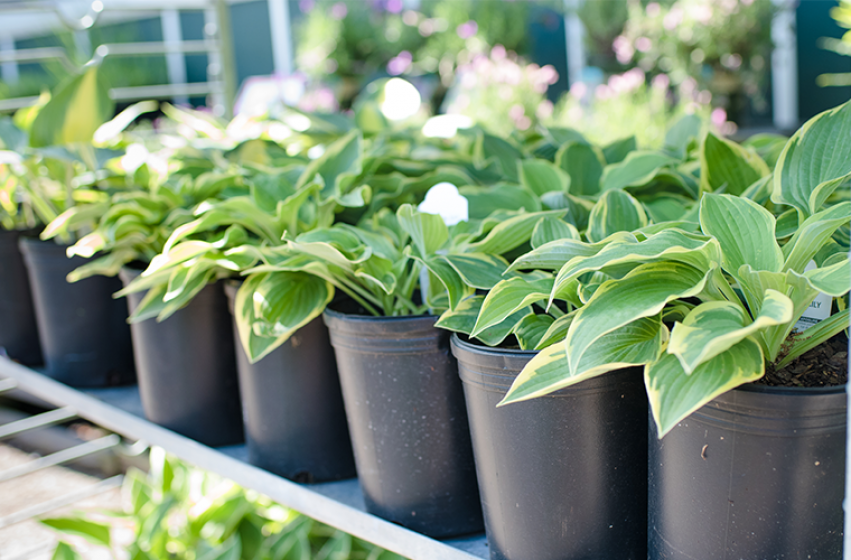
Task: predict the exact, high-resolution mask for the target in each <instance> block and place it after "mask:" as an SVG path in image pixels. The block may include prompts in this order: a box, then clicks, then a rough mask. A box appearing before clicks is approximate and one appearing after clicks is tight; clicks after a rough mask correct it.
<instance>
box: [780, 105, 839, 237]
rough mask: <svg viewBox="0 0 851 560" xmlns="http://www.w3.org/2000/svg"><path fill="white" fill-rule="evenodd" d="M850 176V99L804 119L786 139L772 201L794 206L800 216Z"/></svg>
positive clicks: (817, 207)
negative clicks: (803, 122) (802, 123)
mask: <svg viewBox="0 0 851 560" xmlns="http://www.w3.org/2000/svg"><path fill="white" fill-rule="evenodd" d="M848 177H851V103H849V102H846V103H843V104H842V105H840V106H839V107H835V108H833V109H830V110H829V111H825V112H823V113H820V114H818V115H816V116H815V117H813V118H812V119H810V120H809V121H807V122H806V123H805V124H804V126H803V127H801V128H800V129H799V130H798V131H797V132H796V133H795V134H794V135H793V136H792V138H790V139H789V142H787V143H786V147H785V148H784V149H783V152H782V153H781V154H780V158H779V159H778V160H777V167H776V168H775V172H774V192H773V193H772V194H771V200H772V201H773V202H774V203H775V204H788V205H789V206H794V207H795V208H797V210H798V212H800V214H801V218H802V220H801V221H803V219H805V218H807V217H809V216H812V215H813V214H815V213H816V212H818V211H819V210H820V209H821V206H822V204H824V201H825V200H827V197H828V196H830V194H831V193H832V192H833V190H835V189H836V188H837V187H838V186H839V185H840V184H842V182H844V181H845V180H847V179H848Z"/></svg>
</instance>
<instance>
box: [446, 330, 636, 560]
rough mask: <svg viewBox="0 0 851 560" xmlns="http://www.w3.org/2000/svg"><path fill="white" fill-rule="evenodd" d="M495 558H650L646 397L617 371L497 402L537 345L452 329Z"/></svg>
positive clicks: (632, 376)
mask: <svg viewBox="0 0 851 560" xmlns="http://www.w3.org/2000/svg"><path fill="white" fill-rule="evenodd" d="M452 352H453V354H455V356H456V357H457V358H458V372H459V374H460V376H461V379H462V380H463V382H464V394H465V396H466V399H467V411H468V413H469V417H470V431H471V432H472V435H473V451H474V454H475V457H476V469H477V471H478V478H479V487H480V489H481V493H482V507H483V508H484V514H485V528H486V532H487V537H488V545H489V547H490V557H491V559H492V560H645V559H646V557H647V553H646V551H647V463H646V458H647V434H646V431H645V429H644V419H645V418H646V417H647V397H646V396H645V393H644V385H643V382H642V374H641V370H640V369H637V368H632V369H623V370H618V371H614V372H609V373H607V374H605V375H602V376H600V377H596V378H593V379H589V380H587V381H583V382H582V383H579V384H577V385H575V386H573V387H569V388H566V389H562V390H560V391H557V392H555V393H551V394H550V395H547V396H544V397H540V398H537V399H533V400H529V401H524V402H519V403H514V404H510V405H507V406H504V407H500V408H497V407H496V405H497V403H498V402H499V401H501V400H502V398H503V397H504V396H505V394H506V392H507V391H508V389H509V387H511V384H512V383H513V381H514V379H515V378H516V377H517V374H518V373H520V371H521V370H522V369H523V367H524V366H525V365H526V364H527V363H528V362H529V360H531V359H532V357H533V356H534V355H535V354H536V352H530V351H520V350H505V349H500V348H487V347H483V346H479V345H476V344H471V343H469V342H466V341H464V340H461V339H460V338H459V337H458V336H457V335H453V336H452Z"/></svg>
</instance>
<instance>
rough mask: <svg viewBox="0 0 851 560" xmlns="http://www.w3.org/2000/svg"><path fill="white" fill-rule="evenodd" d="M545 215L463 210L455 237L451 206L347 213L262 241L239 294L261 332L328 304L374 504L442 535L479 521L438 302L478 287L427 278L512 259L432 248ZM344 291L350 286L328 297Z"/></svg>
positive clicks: (520, 237) (515, 232)
mask: <svg viewBox="0 0 851 560" xmlns="http://www.w3.org/2000/svg"><path fill="white" fill-rule="evenodd" d="M558 213H559V214H563V212H562V211H560V212H558ZM500 218H504V219H506V222H505V223H503V224H500ZM540 218H541V216H539V215H534V214H520V215H516V213H513V214H508V213H506V214H504V215H502V216H498V217H497V216H495V217H494V218H493V219H491V220H487V221H478V222H476V223H472V222H471V223H468V222H462V223H461V224H458V225H456V226H453V231H454V232H455V234H456V235H454V236H453V240H454V241H452V242H450V235H449V231H448V229H447V226H446V225H445V223H444V222H443V220H442V218H440V217H439V216H436V215H431V214H424V213H420V212H417V211H415V210H414V209H413V208H412V207H411V206H410V205H402V206H401V207H400V208H399V210H398V211H397V212H396V213H393V212H391V211H390V210H389V209H387V208H384V209H381V210H378V211H377V212H375V213H374V214H371V215H369V216H367V217H366V218H365V219H363V220H361V222H360V223H359V225H358V226H357V227H354V226H351V225H348V224H344V223H338V224H335V225H334V226H332V227H330V228H320V229H316V230H313V231H309V232H306V233H303V234H301V235H299V236H297V237H296V238H295V239H291V240H289V242H288V243H287V244H286V246H282V247H277V248H270V249H269V250H265V251H261V256H262V259H263V261H264V264H263V265H261V266H259V267H257V268H256V269H255V270H254V271H252V274H251V275H250V276H249V277H248V278H247V280H246V281H245V283H244V284H243V286H242V288H241V289H240V293H239V294H238V296H237V300H236V303H237V311H238V313H242V314H243V316H242V317H241V318H239V320H240V321H242V322H243V323H244V324H246V325H248V326H253V329H252V330H253V331H254V332H263V331H265V332H268V333H273V332H275V330H276V329H277V331H278V332H281V333H283V332H286V329H292V328H294V326H297V325H300V324H305V323H307V322H309V321H310V320H311V318H312V317H315V316H317V315H318V314H320V313H322V311H323V310H324V311H325V322H326V323H327V325H328V327H329V329H330V333H331V342H332V344H333V346H334V351H335V354H336V358H337V365H338V369H339V372H340V378H341V383H342V388H343V397H344V401H345V405H346V414H347V417H348V420H349V429H350V431H351V436H352V444H353V447H354V451H355V460H356V463H357V466H358V474H359V476H360V480H361V484H362V486H363V489H364V494H365V498H366V502H367V508H368V509H369V511H371V512H372V513H374V514H377V515H380V516H382V517H384V518H387V519H390V520H392V521H396V522H398V523H401V524H403V525H405V526H407V527H410V528H412V529H415V530H418V531H421V532H424V533H426V534H430V535H433V536H448V535H453V534H463V533H469V532H474V531H477V530H480V529H481V523H482V519H481V508H480V506H479V499H478V491H477V487H476V480H475V469H474V465H473V458H472V452H471V449H470V442H469V431H468V429H467V423H466V412H465V408H464V403H463V395H462V393H461V387H460V383H459V381H458V378H457V374H456V369H455V362H454V360H453V359H452V357H451V355H450V353H449V344H448V333H445V332H442V331H440V330H438V329H436V328H435V327H434V323H435V321H436V320H437V316H436V315H433V314H429V310H430V309H432V310H439V309H440V308H442V307H446V306H448V305H449V301H450V300H451V301H452V302H453V303H454V304H457V303H458V301H460V299H461V298H463V297H464V296H465V295H466V294H468V293H469V291H470V290H472V289H473V288H472V287H470V285H468V284H465V280H463V279H462V276H460V274H461V272H457V273H453V274H454V276H452V277H451V283H450V284H449V285H448V286H446V285H444V284H443V283H442V281H441V280H440V279H439V278H438V277H436V276H433V277H432V279H431V281H430V282H428V283H427V284H428V286H427V287H424V284H423V283H422V278H424V277H428V276H429V275H432V274H433V273H432V271H433V270H435V269H438V268H445V267H452V266H453V265H452V264H450V262H454V266H457V267H458V269H459V270H461V271H464V273H465V274H466V273H469V274H470V275H476V274H479V275H484V276H485V277H486V278H487V279H490V280H488V281H495V280H494V279H498V278H499V273H500V272H501V270H504V268H505V264H502V266H501V268H500V267H499V266H496V267H495V266H494V265H495V262H494V261H500V259H498V258H496V259H494V258H491V257H489V256H488V257H484V256H483V257H481V258H477V256H476V255H471V256H470V257H469V258H465V257H463V256H459V257H458V258H454V257H451V256H446V255H442V256H440V257H438V258H434V259H430V258H429V257H430V256H431V255H432V253H434V252H435V251H437V250H439V249H441V248H443V247H444V246H446V248H447V249H449V248H450V245H452V244H453V243H454V244H456V245H457V243H460V242H461V240H462V239H464V240H466V242H468V245H469V246H473V245H475V244H476V243H479V244H480V245H481V244H482V243H487V244H488V245H491V244H492V245H493V248H494V251H510V250H511V249H514V248H515V247H517V246H520V245H522V244H523V243H524V242H525V241H526V240H528V238H529V236H530V235H531V231H532V229H533V227H534V223H535V221H537V220H538V219H540ZM480 245H476V246H477V247H478V246H480ZM450 252H451V251H450ZM496 264H499V263H498V262H496ZM275 275H278V276H277V278H276V277H275ZM284 275H286V276H284ZM424 275H425V276H424ZM464 278H466V279H467V280H468V281H472V282H473V283H475V284H480V283H481V282H483V281H484V280H481V279H478V280H473V279H472V277H466V276H465V277H464ZM264 282H265V283H267V287H264V288H263V289H262V290H260V284H261V283H264ZM276 287H277V289H275V288H276ZM335 292H338V293H341V294H342V295H345V296H347V297H345V298H344V299H342V300H339V301H335V302H334V303H331V302H332V301H333V300H334V293H335ZM251 302H254V304H253V305H251ZM258 304H260V305H258ZM329 304H330V306H329ZM326 306H328V308H327V309H326ZM379 418H383V420H381V421H379V420H378V419H379ZM388 418H389V420H388Z"/></svg>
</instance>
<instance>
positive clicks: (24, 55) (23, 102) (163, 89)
mask: <svg viewBox="0 0 851 560" xmlns="http://www.w3.org/2000/svg"><path fill="white" fill-rule="evenodd" d="M60 6H61V4H60V3H59V2H58V1H56V0H54V1H35V2H0V18H2V16H3V14H4V13H6V14H9V13H11V12H39V13H43V12H46V11H50V12H53V13H54V14H56V15H57V16H58V17H59V20H60V21H61V23H62V25H63V26H64V27H65V29H66V30H70V31H74V32H76V33H80V32H83V33H85V32H86V31H87V30H88V29H90V28H91V27H93V26H94V25H95V24H96V23H97V22H98V20H99V19H100V17H101V14H103V13H104V12H106V11H121V12H125V13H130V12H140V11H141V12H143V13H145V14H152V15H157V16H159V17H160V18H161V20H162V22H163V38H164V40H163V41H146V42H130V43H107V44H102V45H99V46H98V47H97V49H95V52H94V55H93V57H92V62H95V63H100V62H103V61H104V60H106V59H107V58H118V57H139V56H158V55H162V56H164V57H165V59H166V64H167V66H168V70H169V78H170V83H167V84H146V85H138V86H129V87H116V88H112V89H111V90H110V96H111V97H112V98H113V99H114V100H115V101H137V100H142V99H169V98H171V99H174V100H175V101H176V102H184V103H185V102H188V99H189V97H197V96H208V102H207V105H208V106H209V107H210V108H211V109H212V110H213V112H214V113H215V114H217V115H220V116H223V117H230V116H231V112H232V110H233V104H234V99H235V97H236V73H235V67H234V57H233V42H232V38H231V32H230V18H229V11H228V6H227V4H226V3H225V0H175V1H165V0H145V1H136V2H127V1H124V2H121V3H120V4H119V3H116V4H107V5H104V3H103V2H101V0H93V1H92V2H91V4H90V9H89V10H88V12H87V13H86V15H84V16H82V17H81V18H70V17H68V16H67V15H66V14H64V12H62V10H61V9H60ZM177 11H203V13H204V39H202V40H183V39H182V37H181V36H180V34H181V31H180V25H179V23H180V22H179V19H176V18H177V17H178V15H177ZM175 22H176V23H175ZM11 44H12V48H9V42H8V41H7V46H6V48H5V49H3V48H0V65H4V64H5V65H8V64H14V65H17V64H18V63H19V62H26V63H37V62H46V61H52V60H53V61H58V62H60V63H61V64H62V66H63V67H64V68H65V69H66V70H69V71H72V72H73V71H77V70H79V68H78V67H77V66H76V65H75V64H74V63H73V62H72V60H71V57H70V56H69V55H68V52H67V51H66V50H65V49H64V48H63V47H38V48H27V49H14V42H13V41H12V42H11ZM188 54H206V55H207V80H206V81H204V82H192V83H190V82H187V81H186V67H185V59H184V58H183V57H184V56H185V55H188ZM37 99H38V98H37V97H33V96H29V97H17V98H9V99H0V112H9V111H15V110H17V109H20V108H22V107H27V106H29V105H32V104H33V103H35V102H36V101H37Z"/></svg>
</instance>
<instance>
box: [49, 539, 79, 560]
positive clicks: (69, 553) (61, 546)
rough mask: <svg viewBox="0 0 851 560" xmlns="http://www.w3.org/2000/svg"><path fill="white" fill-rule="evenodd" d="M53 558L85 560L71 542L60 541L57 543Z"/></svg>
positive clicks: (53, 559) (59, 559) (55, 559)
mask: <svg viewBox="0 0 851 560" xmlns="http://www.w3.org/2000/svg"><path fill="white" fill-rule="evenodd" d="M51 558H52V560H83V557H82V556H80V555H79V554H77V551H76V550H74V549H73V548H72V547H71V545H70V544H68V543H66V542H63V541H59V542H58V543H57V544H56V550H54V551H53V556H52V557H51Z"/></svg>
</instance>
